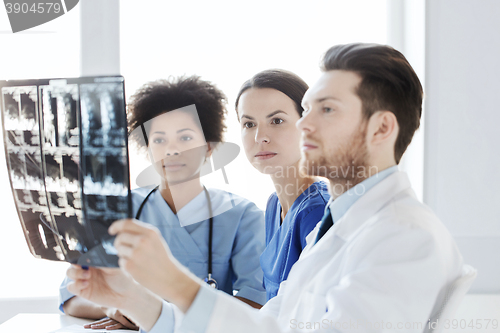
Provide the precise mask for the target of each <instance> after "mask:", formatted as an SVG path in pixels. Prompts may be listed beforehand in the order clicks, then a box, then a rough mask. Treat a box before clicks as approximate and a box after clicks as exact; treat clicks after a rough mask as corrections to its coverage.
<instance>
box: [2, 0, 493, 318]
mask: <svg viewBox="0 0 500 333" xmlns="http://www.w3.org/2000/svg"><path fill="white" fill-rule="evenodd" d="M499 16H500V1H497V0H351V1H345V0H343V1H339V0H311V1H308V2H307V3H306V2H304V1H294V0H289V1H269V0H267V1H262V0H255V1H252V2H238V1H229V0H214V1H210V2H207V1H189V2H180V1H175V2H170V1H158V0H156V1H152V0H142V1H132V0H120V1H118V0H80V2H79V4H78V5H77V6H76V7H75V8H74V9H72V10H71V11H69V12H67V13H66V14H65V15H63V16H61V17H59V18H57V19H55V20H53V21H51V22H48V23H46V24H43V25H41V26H38V27H35V28H32V29H29V30H26V31H24V32H19V33H16V34H13V33H12V31H11V28H10V25H9V21H8V18H7V14H6V11H5V9H4V7H1V8H0V45H1V51H0V80H5V79H36V78H57V77H77V76H90V75H114V74H121V75H123V76H124V77H125V89H126V96H127V98H128V97H129V96H130V95H131V94H133V92H134V91H135V90H136V89H137V88H138V87H140V86H141V85H142V84H144V83H145V82H147V81H151V80H155V79H160V78H168V77H169V76H179V75H192V74H196V75H200V76H201V77H202V78H203V79H206V80H209V81H212V82H213V83H215V84H216V85H217V86H218V87H219V88H221V89H222V90H223V91H224V92H225V93H226V95H227V96H228V101H229V103H228V116H227V126H228V130H227V133H226V136H225V139H226V141H228V142H233V143H236V144H238V145H239V146H240V147H241V140H240V134H239V133H240V125H239V123H238V121H237V117H236V113H235V110H234V101H235V97H236V94H237V92H238V90H239V88H240V86H241V85H242V83H243V82H244V81H245V80H247V79H249V78H250V77H251V76H252V75H254V74H256V73H257V72H259V71H261V70H264V69H269V68H282V69H286V70H289V71H292V72H294V73H296V74H298V75H299V76H301V77H302V78H303V79H304V80H305V81H306V82H307V83H308V84H309V85H312V84H313V83H314V82H315V80H316V78H317V77H318V76H319V74H320V71H319V67H318V64H319V61H320V59H321V56H322V54H323V53H324V52H325V51H326V50H327V49H328V48H329V47H331V46H333V45H335V44H343V43H351V42H368V43H380V44H389V45H391V46H393V47H394V48H396V49H398V50H400V51H401V52H402V53H403V54H404V55H405V56H406V57H407V58H408V60H409V61H410V63H411V64H412V66H413V67H414V69H415V71H416V72H417V74H418V76H419V77H420V79H421V81H422V83H423V85H424V92H425V102H424V117H423V120H422V123H421V127H420V129H419V130H418V132H417V134H416V136H415V137H414V139H413V142H412V144H411V146H410V147H409V149H408V151H407V153H406V154H405V156H404V158H403V161H402V163H401V169H403V170H405V171H407V172H408V173H409V175H410V179H411V182H412V185H413V187H414V189H415V191H416V193H417V196H418V197H419V198H420V199H421V200H423V201H424V202H425V203H426V204H427V205H429V206H430V207H431V208H432V209H433V210H434V211H435V212H436V214H437V215H438V216H439V217H440V218H441V220H442V221H443V222H444V224H445V225H446V226H447V227H448V229H449V230H450V231H451V233H452V234H453V236H454V237H455V239H456V240H457V243H458V245H459V247H460V250H461V252H462V254H463V256H464V259H465V262H466V263H468V264H470V265H472V266H474V267H475V268H477V269H478V271H479V274H478V277H477V279H476V281H475V282H474V284H473V286H472V289H471V293H472V294H474V295H483V296H478V298H470V299H469V302H479V303H480V304H486V303H485V302H490V303H488V304H494V306H497V309H498V311H497V313H500V302H499V301H498V299H499V298H498V294H499V293H500V223H499V216H500V208H499V206H500V205H499V204H498V203H499V202H500V194H499V192H498V190H497V188H496V187H498V186H499V185H500V173H498V172H497V170H496V168H498V167H499V166H500V154H499V152H500V149H499V144H500V139H499V135H498V130H497V127H498V123H495V121H498V122H500V113H499V104H498V97H497V96H498V94H499V89H500V62H499V61H498V54H500V38H499V37H498V31H500V21H498V17H499ZM0 140H1V138H0ZM1 143H2V147H3V142H1ZM130 154H131V157H130V162H131V180H132V186H131V187H132V188H135V187H137V185H136V184H135V177H136V176H137V175H138V174H139V172H141V171H142V170H144V168H145V167H147V166H148V165H149V164H148V162H147V161H146V160H145V159H144V157H143V156H142V155H137V154H136V153H135V151H133V150H131V151H130ZM225 170H226V173H227V176H228V180H229V184H225V183H224V178H223V175H222V173H221V171H216V172H214V173H212V174H210V175H207V176H205V177H204V179H203V181H204V183H205V184H206V185H208V186H213V187H219V188H223V189H226V190H228V191H231V192H233V193H236V194H239V195H242V196H244V197H246V198H248V199H250V200H252V201H254V202H255V203H256V204H257V205H258V206H259V207H260V208H261V209H265V203H266V201H267V198H268V197H269V195H270V194H271V193H272V192H273V191H274V188H273V186H272V182H271V181H270V179H269V178H268V177H267V176H263V175H261V174H260V173H259V172H257V171H256V170H254V169H253V167H251V165H250V164H249V163H248V161H247V160H246V157H245V156H244V153H243V152H240V155H239V156H238V157H237V158H236V159H235V160H234V161H233V162H232V163H230V164H229V165H227V166H226V167H225ZM0 189H1V190H0V198H1V202H2V218H1V219H0V224H1V231H0V263H1V270H0V323H1V322H3V321H4V320H6V319H8V318H10V317H11V316H13V315H15V314H16V313H18V312H32V311H34V312H55V311H57V309H54V308H53V307H47V306H46V304H56V303H57V301H56V297H57V295H58V287H59V284H60V282H61V281H62V279H63V277H64V274H65V270H66V268H67V267H68V264H67V263H61V262H49V261H45V260H37V259H34V258H33V257H32V256H31V254H30V253H29V250H28V247H27V245H26V241H25V239H24V235H23V232H22V229H21V225H20V223H19V219H18V216H17V212H16V208H15V205H14V202H13V199H12V192H11V190H10V185H9V180H8V175H7V171H6V164H5V156H4V150H3V149H0ZM484 295H490V296H492V297H489V298H485V297H484ZM494 297H496V298H494ZM479 303H478V304H479ZM470 304H473V303H470ZM469 314H470V313H469ZM497 319H500V318H497Z"/></svg>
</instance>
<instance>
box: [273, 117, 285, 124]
mask: <svg viewBox="0 0 500 333" xmlns="http://www.w3.org/2000/svg"><path fill="white" fill-rule="evenodd" d="M282 122H284V120H283V119H281V118H274V119H273V120H271V124H273V125H279V124H281V123H282Z"/></svg>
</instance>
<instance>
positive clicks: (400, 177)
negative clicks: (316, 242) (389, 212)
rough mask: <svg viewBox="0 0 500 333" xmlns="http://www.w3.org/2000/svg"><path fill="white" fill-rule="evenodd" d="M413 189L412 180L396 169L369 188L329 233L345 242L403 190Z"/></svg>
mask: <svg viewBox="0 0 500 333" xmlns="http://www.w3.org/2000/svg"><path fill="white" fill-rule="evenodd" d="M406 190H411V185H410V180H409V179H408V175H407V174H406V173H405V172H401V171H396V172H394V173H393V174H391V175H389V176H388V177H387V178H386V179H384V180H382V181H381V182H380V183H378V184H377V185H375V186H374V187H373V188H371V189H369V190H368V191H367V192H366V193H365V194H364V195H363V196H361V197H360V198H359V199H358V200H357V201H356V202H355V203H354V204H353V205H352V206H351V207H350V208H349V209H348V210H347V212H346V213H345V214H344V216H343V217H342V218H340V220H339V221H336V222H335V224H334V226H333V227H332V228H331V230H329V231H328V232H327V233H326V234H325V236H324V237H323V238H325V237H326V238H328V237H327V236H328V234H330V236H331V234H335V235H336V236H337V237H339V238H341V239H342V240H344V241H345V242H348V241H349V240H350V239H351V238H352V237H354V236H355V235H356V234H357V232H358V231H359V230H361V228H362V226H363V225H364V224H368V223H369V221H370V220H371V219H372V218H373V217H374V216H375V215H376V213H377V212H378V211H380V210H381V209H382V208H383V207H384V206H386V205H387V204H388V203H389V202H390V201H391V200H393V198H394V197H395V196H396V195H398V194H399V193H401V192H402V191H406ZM320 242H321V240H320Z"/></svg>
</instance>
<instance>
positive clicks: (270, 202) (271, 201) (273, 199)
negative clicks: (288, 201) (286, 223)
mask: <svg viewBox="0 0 500 333" xmlns="http://www.w3.org/2000/svg"><path fill="white" fill-rule="evenodd" d="M277 203H278V195H277V194H276V192H273V193H271V195H270V196H269V198H268V199H267V204H266V211H268V210H270V209H271V210H275V209H276V204H277Z"/></svg>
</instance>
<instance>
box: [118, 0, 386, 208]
mask: <svg viewBox="0 0 500 333" xmlns="http://www.w3.org/2000/svg"><path fill="white" fill-rule="evenodd" d="M386 5H387V3H386V0H376V1H374V0H364V1H332V0H315V1H309V2H307V3H305V2H299V1H286V2H285V1H266V0H257V1H252V2H248V3H246V4H245V5H241V3H239V2H235V1H230V0H218V1H210V2H208V1H197V2H196V3H194V4H193V2H182V1H177V2H167V1H163V2H158V1H152V0H144V1H141V4H140V5H138V4H137V2H136V1H131V0H122V1H121V2H120V11H121V16H120V24H121V28H120V38H121V40H120V47H121V52H120V58H121V72H122V74H123V76H124V77H125V84H126V91H127V95H128V96H127V97H130V95H131V94H132V93H133V92H134V91H135V90H136V89H137V88H138V87H140V86H141V85H142V84H143V83H145V82H148V81H152V80H156V79H160V78H167V77H169V76H171V75H172V76H179V75H184V74H186V75H193V74H196V75H200V76H201V77H202V78H203V79H206V80H209V81H212V82H213V83H215V84H216V85H217V86H218V87H219V88H221V89H222V90H223V91H224V92H225V93H226V95H227V97H228V99H229V100H228V102H229V104H228V117H227V121H226V124H227V133H226V137H225V141H228V142H233V143H236V144H238V145H239V146H240V147H242V145H241V140H240V125H239V123H238V120H237V117H236V113H235V111H234V101H235V97H236V94H237V93H238V90H239V88H240V86H241V85H242V84H243V82H244V81H246V80H247V79H249V78H250V77H252V76H253V75H254V74H256V73H258V72H259V71H261V70H264V69H269V68H282V69H286V70H289V71H292V72H294V73H296V74H298V75H299V76H300V77H302V78H303V79H304V80H305V81H306V82H307V83H308V84H309V85H311V84H313V83H314V81H315V80H316V78H317V76H318V75H319V74H320V71H319V67H318V65H319V61H320V58H321V56H322V54H323V53H324V52H325V51H326V50H327V49H328V48H329V47H331V46H333V45H335V44H342V43H351V42H372V43H381V44H386V43H387V9H386ZM241 149H242V148H241ZM134 153H135V152H133V151H131V155H133V154H134ZM131 161H132V163H133V164H132V165H131V180H132V182H133V184H132V188H134V187H137V186H136V185H135V177H136V176H137V174H138V173H139V172H140V171H142V170H144V168H145V166H147V165H148V163H147V161H145V160H144V157H142V156H139V157H138V158H131ZM225 171H226V173H227V176H228V180H229V185H225V184H224V178H223V175H222V173H221V171H216V172H215V173H213V174H210V175H208V176H205V177H204V179H203V182H204V184H206V185H207V186H213V187H219V188H223V189H226V190H228V191H230V192H233V193H236V194H239V195H242V196H243V197H246V198H248V199H250V200H252V201H253V202H255V203H256V204H257V205H258V206H259V207H260V208H261V209H265V205H266V201H267V199H268V197H269V195H270V194H271V193H272V192H274V187H273V184H272V182H271V180H270V179H269V177H268V176H265V175H262V174H260V173H259V172H258V171H256V170H255V169H254V168H253V167H252V166H251V165H250V163H249V162H248V161H247V159H246V157H245V154H244V152H243V151H240V154H239V156H238V157H237V158H236V159H235V160H234V161H233V162H232V163H230V164H229V165H227V167H226V168H225Z"/></svg>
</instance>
